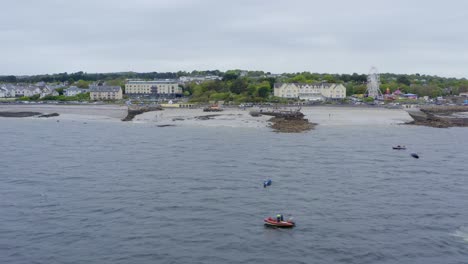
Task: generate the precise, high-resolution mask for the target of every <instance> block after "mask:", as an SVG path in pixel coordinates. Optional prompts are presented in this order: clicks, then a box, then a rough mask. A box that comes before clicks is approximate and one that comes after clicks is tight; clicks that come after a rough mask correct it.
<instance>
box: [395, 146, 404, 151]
mask: <svg viewBox="0 0 468 264" xmlns="http://www.w3.org/2000/svg"><path fill="white" fill-rule="evenodd" d="M393 149H398V150H404V149H406V147H405V146H396V147H393Z"/></svg>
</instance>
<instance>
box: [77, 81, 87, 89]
mask: <svg viewBox="0 0 468 264" xmlns="http://www.w3.org/2000/svg"><path fill="white" fill-rule="evenodd" d="M76 87H78V88H89V82H87V81H84V80H79V81H78V82H76Z"/></svg>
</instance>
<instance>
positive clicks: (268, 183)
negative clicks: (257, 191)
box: [263, 179, 271, 188]
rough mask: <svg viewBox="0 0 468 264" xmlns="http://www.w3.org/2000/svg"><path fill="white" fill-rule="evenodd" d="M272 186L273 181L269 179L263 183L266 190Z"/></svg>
mask: <svg viewBox="0 0 468 264" xmlns="http://www.w3.org/2000/svg"><path fill="white" fill-rule="evenodd" d="M270 185H271V179H268V180H266V181H264V182H263V188H266V187H267V186H270Z"/></svg>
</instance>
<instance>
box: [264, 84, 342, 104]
mask: <svg viewBox="0 0 468 264" xmlns="http://www.w3.org/2000/svg"><path fill="white" fill-rule="evenodd" d="M273 94H274V95H275V96H277V97H284V98H298V99H301V100H308V101H321V100H325V99H343V98H345V97H346V87H344V85H342V84H337V83H326V82H321V83H275V86H274V91H273Z"/></svg>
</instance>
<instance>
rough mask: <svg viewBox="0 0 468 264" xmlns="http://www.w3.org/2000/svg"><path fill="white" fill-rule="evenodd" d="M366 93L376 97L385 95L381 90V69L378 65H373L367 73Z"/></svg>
mask: <svg viewBox="0 0 468 264" xmlns="http://www.w3.org/2000/svg"><path fill="white" fill-rule="evenodd" d="M366 94H367V96H368V97H373V98H374V99H382V97H383V95H382V92H381V91H380V76H379V71H378V70H377V68H376V67H372V68H371V69H370V71H369V75H367V90H366Z"/></svg>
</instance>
